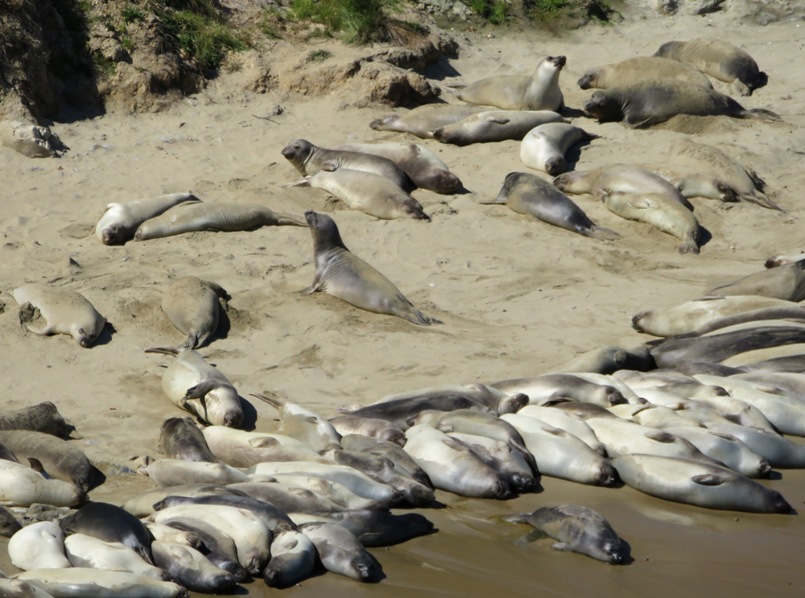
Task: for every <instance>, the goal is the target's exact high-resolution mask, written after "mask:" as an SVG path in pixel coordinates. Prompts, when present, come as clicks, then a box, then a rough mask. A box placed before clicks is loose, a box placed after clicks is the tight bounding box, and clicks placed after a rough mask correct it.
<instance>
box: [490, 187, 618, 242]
mask: <svg viewBox="0 0 805 598" xmlns="http://www.w3.org/2000/svg"><path fill="white" fill-rule="evenodd" d="M481 203H484V204H505V205H507V206H508V207H509V208H511V210H512V211H514V212H517V213H518V214H524V215H527V216H533V217H535V218H536V219H537V220H541V221H542V222H547V223H548V224H552V225H554V226H558V227H559V228H564V229H565V230H569V231H571V232H574V233H578V234H580V235H583V236H585V237H591V238H593V239H604V240H608V241H613V240H615V239H619V238H620V235H619V234H618V233H616V232H615V231H613V230H610V229H608V228H604V227H602V226H598V225H597V224H596V223H595V222H593V221H592V220H590V218H589V217H588V216H587V214H585V213H584V211H583V210H582V209H581V208H580V207H579V206H577V205H576V204H575V203H574V202H573V200H571V199H570V198H569V197H568V196H567V195H565V194H564V193H562V192H561V191H559V190H558V189H557V188H556V187H554V186H553V185H551V184H550V183H548V182H547V181H544V180H543V179H541V178H539V177H538V176H536V175H533V174H529V173H527V172H510V173H509V174H507V175H506V178H505V180H504V181H503V187H502V188H501V189H500V193H498V196H497V197H496V198H495V199H493V200H491V201H482V202H481Z"/></svg>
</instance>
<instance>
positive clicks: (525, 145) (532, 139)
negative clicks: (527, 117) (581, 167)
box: [520, 123, 598, 176]
mask: <svg viewBox="0 0 805 598" xmlns="http://www.w3.org/2000/svg"><path fill="white" fill-rule="evenodd" d="M597 137H598V136H597V135H591V134H590V133H588V132H587V131H585V130H584V129H582V128H581V127H576V126H574V125H570V124H567V123H545V124H544V125H539V126H536V127H534V128H533V129H531V130H530V131H529V132H528V133H526V136H525V137H523V140H522V141H521V142H520V161H521V162H522V163H523V164H525V165H526V166H528V167H529V168H533V169H534V170H539V171H541V172H547V173H548V174H549V175H551V176H556V175H558V174H560V173H562V172H564V171H566V170H567V162H566V161H565V154H566V153H567V151H568V150H569V149H570V148H571V147H573V146H574V145H576V144H577V143H579V142H580V141H587V140H590V139H595V138H597Z"/></svg>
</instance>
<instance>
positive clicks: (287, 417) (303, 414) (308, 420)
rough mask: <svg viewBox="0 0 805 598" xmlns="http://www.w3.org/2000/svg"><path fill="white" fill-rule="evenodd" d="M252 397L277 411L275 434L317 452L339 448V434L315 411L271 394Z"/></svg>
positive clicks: (264, 393)
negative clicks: (289, 438)
mask: <svg viewBox="0 0 805 598" xmlns="http://www.w3.org/2000/svg"><path fill="white" fill-rule="evenodd" d="M252 396H253V397H255V398H258V399H260V400H261V401H263V402H265V403H267V404H269V405H271V406H272V407H273V408H274V409H276V410H277V412H278V414H279V424H278V425H277V428H276V430H277V433H279V434H285V435H286V436H290V437H291V438H296V439H297V440H299V441H300V442H303V443H305V444H307V445H308V446H310V447H311V448H312V449H313V450H314V451H317V452H321V451H324V450H327V449H329V448H332V447H340V446H341V434H339V433H338V432H336V430H335V428H334V427H333V425H332V424H331V423H330V422H329V421H328V420H326V419H325V418H323V417H321V416H320V415H319V414H318V413H316V412H315V411H312V410H310V409H308V408H307V407H304V406H303V405H300V404H299V403H295V402H293V401H289V400H287V399H283V398H282V397H280V396H277V395H276V394H274V393H271V392H263V393H262V394H252Z"/></svg>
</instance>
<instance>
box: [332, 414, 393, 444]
mask: <svg viewBox="0 0 805 598" xmlns="http://www.w3.org/2000/svg"><path fill="white" fill-rule="evenodd" d="M330 423H331V424H332V426H333V427H334V428H335V429H336V431H337V432H338V433H339V434H341V437H342V440H343V437H344V436H347V435H349V434H360V435H362V436H369V437H371V438H376V439H377V440H383V441H386V442H393V443H394V444H397V445H398V446H402V445H404V444H405V432H403V430H402V428H400V427H399V426H395V425H394V424H392V423H391V422H389V421H387V420H385V419H380V418H376V417H361V416H358V415H340V416H338V417H334V418H333V419H331V420H330ZM342 446H343V445H342Z"/></svg>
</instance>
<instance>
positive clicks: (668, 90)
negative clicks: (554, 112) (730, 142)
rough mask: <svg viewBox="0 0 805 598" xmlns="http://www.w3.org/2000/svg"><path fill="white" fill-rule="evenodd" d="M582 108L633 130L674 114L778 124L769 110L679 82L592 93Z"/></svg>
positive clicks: (660, 82) (646, 83) (601, 119)
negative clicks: (754, 120) (723, 117)
mask: <svg viewBox="0 0 805 598" xmlns="http://www.w3.org/2000/svg"><path fill="white" fill-rule="evenodd" d="M583 108H584V112H586V113H587V114H588V115H589V116H592V117H593V118H597V119H598V122H602V123H604V122H623V124H625V125H626V126H629V127H634V128H639V127H650V126H651V125H656V124H658V123H661V122H665V121H666V120H668V119H669V118H671V117H673V116H676V115H677V114H690V115H692V116H716V115H724V116H731V117H733V118H759V119H764V120H767V121H779V120H781V119H780V117H779V116H778V115H777V114H775V113H774V112H772V111H770V110H764V109H762V108H753V109H751V110H747V109H746V108H744V107H743V106H741V105H740V104H739V103H738V102H736V101H735V100H733V99H732V98H731V97H729V96H726V95H724V94H723V93H719V92H717V91H715V90H713V89H707V88H706V87H701V86H698V85H692V84H690V83H682V82H680V81H644V82H642V83H636V84H634V85H627V86H624V87H613V88H611V89H606V90H603V91H596V92H594V93H593V95H592V96H591V97H590V99H589V100H587V101H586V102H585V103H584V107H583Z"/></svg>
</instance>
